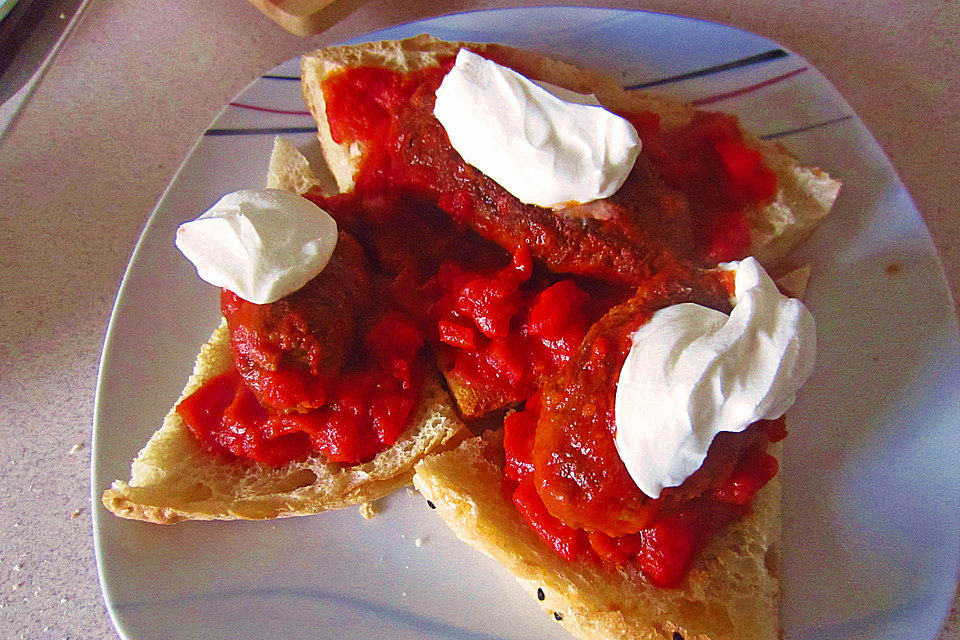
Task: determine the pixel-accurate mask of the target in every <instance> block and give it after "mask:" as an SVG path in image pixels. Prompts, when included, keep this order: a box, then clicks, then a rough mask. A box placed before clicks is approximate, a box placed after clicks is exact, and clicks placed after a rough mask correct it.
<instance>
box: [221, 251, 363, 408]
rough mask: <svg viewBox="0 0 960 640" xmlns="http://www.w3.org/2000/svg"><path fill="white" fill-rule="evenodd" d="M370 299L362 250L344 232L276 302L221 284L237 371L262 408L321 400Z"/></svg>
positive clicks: (303, 405) (346, 354) (310, 404)
mask: <svg viewBox="0 0 960 640" xmlns="http://www.w3.org/2000/svg"><path fill="white" fill-rule="evenodd" d="M370 300H371V288H370V274H369V270H368V266H367V262H366V258H365V257H364V253H363V249H362V248H361V247H360V245H359V244H358V243H357V241H356V240H354V239H353V237H352V236H350V235H349V234H347V233H344V232H341V233H340V234H339V237H338V240H337V247H336V249H335V250H334V252H333V255H332V256H331V257H330V262H329V263H328V264H327V266H326V267H325V268H324V269H323V271H321V272H320V274H319V275H317V277H315V278H314V279H312V280H311V281H310V282H308V283H307V284H306V285H304V286H303V287H301V288H300V289H299V290H297V291H295V292H294V293H292V294H290V295H288V296H285V297H283V298H281V299H280V300H277V301H276V302H273V303H270V304H254V303H252V302H248V301H246V300H243V299H242V298H240V297H239V296H237V295H236V294H234V293H233V292H231V291H228V290H226V289H224V290H223V292H222V295H221V305H220V306H221V310H222V312H223V315H224V317H225V318H226V320H227V324H228V326H229V327H230V351H231V353H232V355H233V359H234V362H235V364H236V368H237V371H238V372H239V374H240V376H241V377H242V378H243V380H244V381H245V382H246V384H247V386H248V387H249V388H250V389H251V390H252V391H253V392H254V394H255V395H256V396H257V399H258V400H259V401H260V403H261V404H262V405H264V406H265V407H269V408H273V409H276V410H278V411H281V412H296V411H304V410H307V409H312V408H316V407H317V406H320V405H322V404H323V400H324V393H325V392H324V389H323V387H324V385H323V384H322V382H323V381H324V380H327V379H329V378H331V377H333V376H335V375H336V374H337V373H338V372H339V371H340V369H341V367H343V365H344V364H345V362H346V361H347V358H348V357H349V355H350V353H351V351H352V348H353V344H354V341H355V340H356V337H357V333H358V331H359V329H360V327H359V325H360V320H361V318H362V316H363V315H364V311H365V310H366V309H367V308H368V307H369V305H370Z"/></svg>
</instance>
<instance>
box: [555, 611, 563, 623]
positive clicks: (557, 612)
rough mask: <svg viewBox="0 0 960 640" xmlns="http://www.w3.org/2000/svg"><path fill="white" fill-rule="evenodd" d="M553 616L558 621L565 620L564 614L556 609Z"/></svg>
mask: <svg viewBox="0 0 960 640" xmlns="http://www.w3.org/2000/svg"><path fill="white" fill-rule="evenodd" d="M553 617H554V619H555V620H556V621H557V622H560V621H561V620H563V614H562V613H560V612H559V611H554V612H553Z"/></svg>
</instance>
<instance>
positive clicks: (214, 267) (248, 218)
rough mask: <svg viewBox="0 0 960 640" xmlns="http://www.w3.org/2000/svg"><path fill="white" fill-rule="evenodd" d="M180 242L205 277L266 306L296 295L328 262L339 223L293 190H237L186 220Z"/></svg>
mask: <svg viewBox="0 0 960 640" xmlns="http://www.w3.org/2000/svg"><path fill="white" fill-rule="evenodd" d="M175 242H176V245H177V248H178V249H180V251H181V252H182V253H183V255H185V256H186V257H187V259H188V260H190V262H192V263H193V265H194V266H195V267H196V268H197V275H199V276H200V277H201V278H202V279H203V280H205V281H206V282H209V283H210V284H212V285H215V286H218V287H225V288H227V289H229V290H230V291H233V292H234V293H235V294H237V295H238V296H240V297H241V298H243V299H244V300H247V301H249V302H253V303H256V304H266V303H268V302H275V301H277V300H279V299H280V298H282V297H283V296H285V295H288V294H291V293H293V292H294V291H296V290H297V289H299V288H300V287H302V286H303V285H305V284H306V283H307V282H309V281H310V280H311V279H313V278H314V277H315V276H316V275H317V274H318V273H320V272H321V271H322V270H323V268H324V267H325V266H327V262H329V261H330V256H331V255H332V254H333V250H334V248H335V247H336V245H337V223H336V221H334V219H333V218H332V217H330V214H328V213H327V212H326V211H324V210H323V209H321V208H320V207H318V206H317V205H315V204H314V203H312V202H310V201H309V200H307V199H306V198H303V197H301V196H298V195H296V194H294V193H290V192H289V191H282V190H279V189H253V190H245V191H235V192H234V193H229V194H227V195H225V196H223V197H222V198H220V200H219V201H217V203H216V204H215V205H213V206H212V207H211V208H210V209H209V210H208V211H207V212H206V213H204V214H202V215H201V216H200V217H199V218H197V219H195V220H191V221H190V222H185V223H183V224H181V225H180V227H179V228H177V235H176V241H175Z"/></svg>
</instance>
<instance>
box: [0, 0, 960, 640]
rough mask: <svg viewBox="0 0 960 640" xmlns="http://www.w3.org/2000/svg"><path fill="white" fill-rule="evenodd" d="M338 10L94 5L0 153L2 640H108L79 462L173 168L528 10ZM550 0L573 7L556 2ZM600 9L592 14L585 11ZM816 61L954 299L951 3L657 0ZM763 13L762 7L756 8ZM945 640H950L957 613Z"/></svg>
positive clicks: (957, 262)
mask: <svg viewBox="0 0 960 640" xmlns="http://www.w3.org/2000/svg"><path fill="white" fill-rule="evenodd" d="M348 2H350V5H349V8H352V9H353V11H352V12H350V13H349V14H348V15H346V16H345V17H343V19H342V20H340V21H339V22H337V23H335V24H333V25H332V26H331V27H330V28H329V29H328V30H327V31H326V32H324V33H322V34H321V35H318V36H313V37H309V38H303V37H298V36H293V35H290V34H288V33H285V32H283V31H281V30H280V29H279V28H278V27H276V25H274V23H272V22H271V21H270V20H268V19H267V18H265V17H264V16H262V15H261V14H260V13H259V12H258V11H257V10H256V9H254V8H253V6H252V5H250V4H248V3H246V2H243V1H241V0H225V1H222V2H203V1H201V0H180V1H178V2H170V3H162V4H158V3H155V2H147V1H146V0H91V2H90V3H89V5H88V6H87V8H86V10H85V12H84V14H83V15H82V17H81V19H80V20H79V21H78V22H77V24H76V27H75V28H74V30H73V32H72V33H71V35H70V37H69V38H68V39H67V40H66V41H65V43H64V44H63V46H62V48H61V50H60V51H59V53H58V55H57V56H56V58H55V59H54V60H53V62H52V64H50V65H49V67H48V69H47V71H46V74H45V76H44V77H43V78H42V80H41V81H40V82H39V84H38V85H37V88H36V90H35V92H34V93H33V95H32V97H31V98H30V99H29V100H28V101H27V103H26V106H25V108H24V109H23V111H22V112H21V113H20V115H19V116H18V117H17V118H16V120H15V121H14V122H13V125H12V126H11V128H10V129H9V130H8V131H7V132H6V134H5V135H4V137H3V138H2V140H0V438H2V442H3V443H4V446H3V447H0V629H2V631H0V636H2V637H4V638H26V639H31V640H32V639H35V638H36V639H40V638H56V639H60V638H77V639H84V640H96V639H114V638H116V637H117V635H116V632H115V631H114V629H113V627H112V625H111V623H110V620H109V617H108V615H107V611H106V608H105V606H104V604H103V598H102V596H101V593H100V588H99V585H98V582H97V570H96V564H95V559H94V553H93V539H92V534H91V509H97V508H100V506H99V505H91V504H90V498H89V496H90V487H89V479H88V478H89V462H90V454H91V451H90V442H91V424H92V416H93V402H94V389H95V384H96V377H97V367H98V363H99V357H100V351H101V347H102V344H103V339H104V334H105V330H106V326H107V322H108V319H109V315H110V310H111V306H112V304H113V301H114V298H115V296H116V294H117V288H118V286H119V284H120V280H121V278H122V276H123V272H124V268H125V267H126V265H127V261H128V260H129V258H130V253H131V251H132V249H133V247H134V244H135V243H136V240H137V237H138V235H139V233H140V231H141V229H142V228H143V225H144V223H145V221H146V219H147V217H148V216H149V214H150V212H151V210H152V209H153V207H154V205H155V203H156V202H157V200H158V198H159V197H160V195H161V194H162V192H163V189H164V187H165V186H166V185H167V184H168V182H169V181H170V179H171V177H172V176H173V174H174V172H175V171H176V169H177V167H178V166H179V163H180V162H181V160H182V159H183V158H184V157H185V156H186V154H187V153H188V152H189V150H190V149H191V147H192V145H193V144H194V142H195V141H196V139H197V137H198V136H199V135H200V134H201V133H202V132H203V131H204V130H205V129H206V127H207V126H208V125H209V123H210V122H211V120H212V119H213V117H214V116H215V115H216V114H217V113H218V111H219V110H220V109H221V107H222V106H223V105H224V104H225V103H226V102H228V101H229V100H230V98H231V97H233V96H234V95H235V94H236V93H237V92H238V91H240V90H241V89H242V88H243V87H244V86H245V85H246V84H247V83H248V82H249V81H250V80H252V79H253V78H255V77H257V76H259V75H260V74H262V73H264V72H266V71H267V70H269V69H270V68H272V67H273V66H275V65H276V64H278V63H280V62H282V61H284V60H287V59H289V58H291V57H293V56H295V55H297V54H299V53H301V52H303V51H306V50H309V49H312V48H315V47H317V46H320V45H324V44H331V43H334V42H337V41H341V40H344V39H347V38H349V37H352V36H355V35H359V34H362V33H365V32H368V31H372V30H375V29H379V28H383V27H386V26H390V25H394V24H399V23H401V22H407V21H410V20H414V19H418V18H424V17H428V16H431V15H436V13H437V7H439V6H442V7H443V11H444V12H455V11H465V10H471V9H478V8H487V7H506V6H521V5H529V4H536V3H529V2H528V3H516V2H493V1H487V2H483V1H479V2H467V1H456V0H451V1H449V2H445V3H437V2H427V1H424V0H381V1H377V2H367V3H362V2H354V1H352V0H348ZM551 4H565V3H562V2H559V3H558V2H554V3H551ZM579 4H594V3H579ZM596 6H609V7H620V8H642V9H649V10H654V11H663V12H669V13H677V14H682V15H689V16H693V17H698V18H705V19H709V20H714V21H717V22H722V23H725V24H729V25H732V26H736V27H740V28H743V29H746V30H749V31H753V32H756V33H759V34H761V35H764V36H767V37H769V38H772V39H774V40H776V41H778V42H780V43H781V44H782V45H784V46H785V47H787V48H789V49H792V50H793V51H796V52H797V53H799V54H801V55H802V56H804V57H805V58H806V59H808V60H809V61H810V62H811V63H812V64H813V65H815V66H816V67H817V68H818V69H819V70H820V71H821V72H823V73H824V74H825V75H826V76H827V77H828V78H829V79H830V81H831V82H833V84H834V85H835V86H836V87H837V88H838V89H839V91H840V92H841V93H842V94H843V95H844V97H845V98H846V99H847V100H848V101H849V102H850V104H851V105H852V107H853V108H854V110H855V111H856V112H857V113H858V114H859V115H860V117H861V118H862V119H863V120H864V122H865V123H866V125H867V127H868V128H869V129H870V130H871V131H872V132H873V134H874V135H875V136H876V138H877V140H878V141H879V143H880V145H881V146H882V147H883V149H884V150H885V151H886V153H887V154H888V155H889V157H890V159H891V161H892V163H893V165H894V167H895V168H896V170H897V172H898V173H899V175H900V176H901V177H902V179H903V180H904V182H905V183H906V186H907V188H908V189H909V191H910V193H911V195H912V196H913V198H914V200H915V202H916V204H917V206H918V208H919V210H920V212H921V214H922V216H923V218H924V221H925V222H926V225H927V227H928V228H929V230H930V233H931V235H932V237H933V241H934V244H935V245H936V247H937V250H938V251H939V252H940V255H941V258H942V260H943V263H944V268H945V271H946V275H947V280H948V283H949V286H950V289H951V291H952V293H953V296H954V299H956V296H957V294H958V292H960V240H958V238H960V216H958V215H956V214H957V207H958V203H960V186H958V185H960V180H958V177H960V162H958V159H960V154H958V153H957V149H958V148H960V66H958V65H957V64H956V55H957V52H960V4H958V3H957V2H949V1H942V0H941V1H934V0H913V1H906V2H894V1H892V0H879V1H877V2H870V3H859V2H849V1H847V0H823V1H822V2H810V1H806V0H800V1H797V0H766V1H765V2H762V3H730V2H726V1H723V0H697V1H693V0H674V1H667V0H650V1H647V2H606V3H596ZM760 7H762V9H761V8H760ZM940 640H960V615H958V612H957V608H956V605H955V607H954V611H953V614H952V616H951V618H950V620H948V622H947V627H946V628H945V629H944V631H943V633H942V634H941V636H940Z"/></svg>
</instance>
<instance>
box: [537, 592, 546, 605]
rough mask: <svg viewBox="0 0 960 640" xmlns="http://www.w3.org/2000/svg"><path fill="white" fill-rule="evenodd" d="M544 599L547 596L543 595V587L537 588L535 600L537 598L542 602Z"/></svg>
mask: <svg viewBox="0 0 960 640" xmlns="http://www.w3.org/2000/svg"><path fill="white" fill-rule="evenodd" d="M546 599H547V596H545V595H544V593H543V589H537V600H539V601H540V602H543V601H544V600H546Z"/></svg>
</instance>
